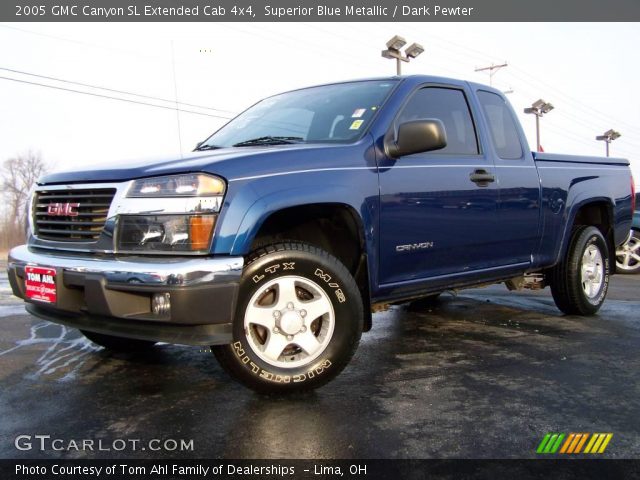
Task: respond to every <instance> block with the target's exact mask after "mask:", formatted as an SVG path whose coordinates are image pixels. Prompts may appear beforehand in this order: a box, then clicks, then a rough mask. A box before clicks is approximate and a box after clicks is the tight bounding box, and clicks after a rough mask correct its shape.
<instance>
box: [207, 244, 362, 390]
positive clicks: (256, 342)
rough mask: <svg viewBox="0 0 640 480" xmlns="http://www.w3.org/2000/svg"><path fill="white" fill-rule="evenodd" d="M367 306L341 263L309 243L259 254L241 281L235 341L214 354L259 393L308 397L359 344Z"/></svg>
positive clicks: (252, 258)
mask: <svg viewBox="0 0 640 480" xmlns="http://www.w3.org/2000/svg"><path fill="white" fill-rule="evenodd" d="M363 317H364V316H363V305H362V298H361V296H360V292H359V290H358V287H357V285H356V283H355V280H354V279H353V277H352V276H351V274H350V273H349V271H348V270H347V269H346V268H345V266H344V265H343V264H342V263H340V261H339V260H337V259H336V258H335V257H333V256H331V255H330V254H328V253H327V252H325V251H323V250H320V249H319V248H316V247H313V246H311V245H307V244H303V243H282V244H276V245H271V246H268V247H266V248H261V249H259V250H257V251H255V252H253V253H252V254H251V256H250V258H249V261H248V262H247V266H246V268H245V270H244V272H243V276H242V279H241V281H240V291H239V296H238V308H237V313H236V317H235V320H234V324H233V343H232V344H231V345H223V346H217V347H213V353H214V354H215V356H216V358H217V359H218V361H219V362H220V364H221V365H222V366H223V367H224V369H225V370H226V371H227V372H228V373H229V374H231V376H233V377H234V378H235V379H237V380H239V381H240V382H241V383H243V384H244V385H245V386H247V387H249V388H251V389H253V390H255V391H257V392H260V393H281V392H292V391H305V390H311V389H314V388H317V387H319V386H321V385H323V384H325V383H326V382H328V381H329V380H331V379H332V378H334V377H335V376H336V375H338V373H340V372H341V371H342V369H343V368H344V367H345V366H346V365H347V363H348V362H349V360H350V359H351V357H352V355H353V353H354V352H355V349H356V347H357V345H358V342H359V340H360V335H361V333H362V328H363Z"/></svg>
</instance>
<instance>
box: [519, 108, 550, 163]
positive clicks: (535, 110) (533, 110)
mask: <svg viewBox="0 0 640 480" xmlns="http://www.w3.org/2000/svg"><path fill="white" fill-rule="evenodd" d="M551 110H553V105H551V104H550V103H549V102H545V101H544V100H542V99H540V100H536V101H535V102H533V105H531V106H530V107H527V108H525V109H524V113H529V114H532V115H535V116H536V151H538V152H539V151H540V117H542V116H543V115H544V114H545V113H549V112H550V111H551Z"/></svg>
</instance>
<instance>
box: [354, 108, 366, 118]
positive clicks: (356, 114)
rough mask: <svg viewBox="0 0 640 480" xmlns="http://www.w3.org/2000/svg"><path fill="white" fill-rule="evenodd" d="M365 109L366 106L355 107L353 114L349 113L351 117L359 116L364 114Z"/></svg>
mask: <svg viewBox="0 0 640 480" xmlns="http://www.w3.org/2000/svg"><path fill="white" fill-rule="evenodd" d="M366 111H367V109H366V108H357V109H356V110H355V112H353V115H351V118H360V117H362V116H363V115H364V113H365V112H366Z"/></svg>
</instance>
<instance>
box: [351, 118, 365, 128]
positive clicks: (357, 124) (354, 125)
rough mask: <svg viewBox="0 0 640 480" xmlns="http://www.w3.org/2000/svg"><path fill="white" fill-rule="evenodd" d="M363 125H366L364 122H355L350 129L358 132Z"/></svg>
mask: <svg viewBox="0 0 640 480" xmlns="http://www.w3.org/2000/svg"><path fill="white" fill-rule="evenodd" d="M363 123H364V120H354V121H353V123H352V124H351V126H350V127H349V130H358V129H359V128H360V127H361V126H362V124H363Z"/></svg>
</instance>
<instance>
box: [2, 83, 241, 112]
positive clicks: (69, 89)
mask: <svg viewBox="0 0 640 480" xmlns="http://www.w3.org/2000/svg"><path fill="white" fill-rule="evenodd" d="M0 80H9V81H11V82H18V83H24V84H26V85H35V86H38V87H45V88H52V89H54V90H62V91H64V92H72V93H79V94H81V95H89V96H91V97H98V98H106V99H109V100H119V101H121V102H127V103H134V104H136V105H146V106H148V107H156V108H163V109H165V110H171V111H176V108H175V107H168V106H165V105H157V104H154V103H146V102H140V101H137V100H130V99H128V98H119V97H112V96H110V95H102V94H99V93H92V92H83V91H82V90H74V89H72V88H65V87H57V86H55V85H47V84H45V83H38V82H29V81H27V80H20V79H17V78H11V77H2V76H0ZM177 110H178V111H180V112H183V113H192V114H194V115H202V116H205V117H212V118H222V119H224V120H231V118H232V117H223V116H222V115H213V114H210V113H204V112H196V111H193V110H184V109H177Z"/></svg>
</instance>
